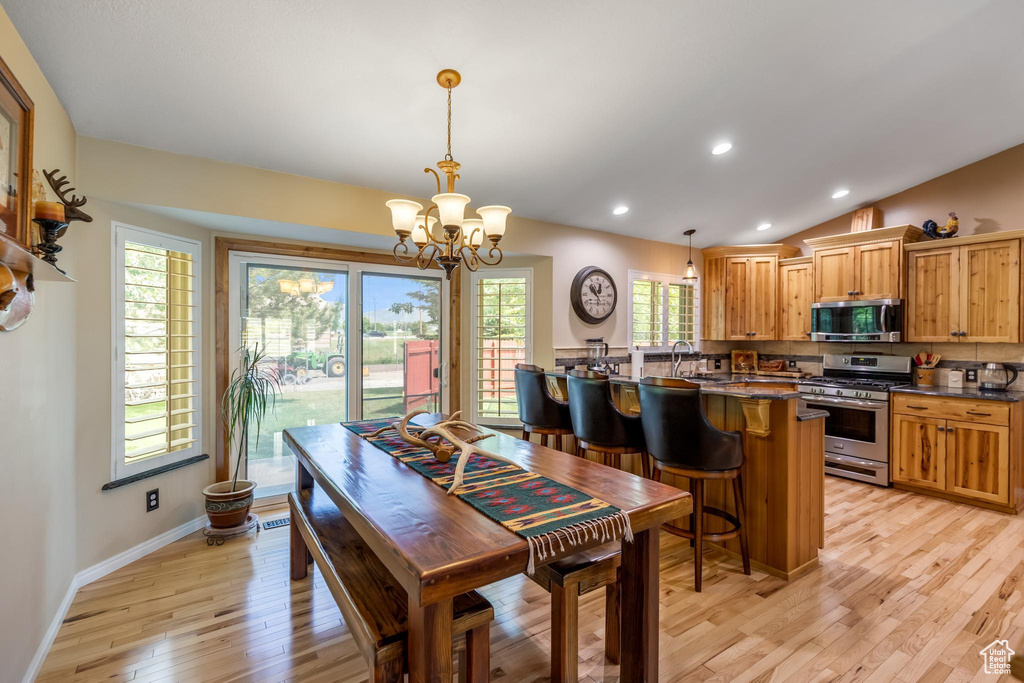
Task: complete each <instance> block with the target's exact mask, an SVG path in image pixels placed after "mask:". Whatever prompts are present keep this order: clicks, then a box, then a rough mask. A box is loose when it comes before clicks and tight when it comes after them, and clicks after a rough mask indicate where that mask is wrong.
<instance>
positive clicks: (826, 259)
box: [805, 225, 921, 303]
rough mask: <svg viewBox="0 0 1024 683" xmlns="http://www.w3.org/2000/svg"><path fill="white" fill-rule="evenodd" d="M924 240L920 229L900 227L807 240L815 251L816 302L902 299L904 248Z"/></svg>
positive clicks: (908, 226) (909, 226)
mask: <svg viewBox="0 0 1024 683" xmlns="http://www.w3.org/2000/svg"><path fill="white" fill-rule="evenodd" d="M920 237H921V229H920V228H917V227H914V226H912V225H900V226H896V227H893V228H877V229H874V230H868V231H863V232H851V233H844V234H841V235H831V236H829V237H816V238H814V239H809V240H806V241H805V244H807V245H808V246H809V247H811V248H812V249H813V250H814V257H813V258H814V266H813V271H814V290H813V291H814V294H813V296H814V301H815V302H821V303H824V302H828V301H851V300H869V299H899V298H901V293H902V292H903V279H902V277H901V271H902V265H903V245H904V244H908V243H913V242H916V241H917V240H918V239H920Z"/></svg>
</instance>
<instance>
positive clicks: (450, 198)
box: [430, 192, 469, 228]
mask: <svg viewBox="0 0 1024 683" xmlns="http://www.w3.org/2000/svg"><path fill="white" fill-rule="evenodd" d="M430 201H432V202H434V203H435V204H437V215H438V216H439V217H440V219H441V226H442V227H445V228H447V227H448V226H455V227H456V228H461V227H462V221H463V219H464V218H465V215H466V204H469V197H467V196H466V195H464V194H458V193H455V192H445V193H443V194H435V195H434V196H433V197H431V198H430Z"/></svg>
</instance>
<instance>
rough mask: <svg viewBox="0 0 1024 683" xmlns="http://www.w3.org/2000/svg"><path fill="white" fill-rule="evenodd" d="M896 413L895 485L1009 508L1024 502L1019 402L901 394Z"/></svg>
mask: <svg viewBox="0 0 1024 683" xmlns="http://www.w3.org/2000/svg"><path fill="white" fill-rule="evenodd" d="M892 413H893V414H892V440H891V465H890V477H891V478H892V481H893V485H894V486H896V487H897V488H907V489H910V490H915V491H920V492H930V493H934V494H935V495H940V496H942V497H944V498H951V499H954V500H959V501H962V502H968V503H975V504H979V505H983V506H985V507H993V508H995V509H998V510H1003V511H1006V512H1017V510H1018V509H1020V508H1021V507H1022V503H1024V500H1022V498H1024V490H1022V485H1021V477H1022V472H1021V462H1020V461H1021V445H1020V444H1019V443H1018V442H1019V441H1020V440H1021V406H1020V404H1019V403H1004V402H1000V401H986V400H978V399H963V398H949V397H944V396H943V397H939V396H917V395H913V394H899V393H896V394H893V401H892ZM1015 481H1016V482H1017V484H1016V485H1014V482H1015Z"/></svg>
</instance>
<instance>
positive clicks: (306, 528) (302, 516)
mask: <svg viewBox="0 0 1024 683" xmlns="http://www.w3.org/2000/svg"><path fill="white" fill-rule="evenodd" d="M288 504H289V506H290V508H291V527H292V532H291V533H292V537H291V547H292V561H291V577H292V579H293V580H296V581H297V580H300V579H304V578H305V577H306V574H307V564H308V562H309V561H310V560H312V561H313V562H315V563H316V565H317V566H318V567H319V568H320V572H321V573H322V574H323V577H324V581H325V582H326V584H327V588H328V589H329V590H330V591H331V595H333V596H334V599H335V601H336V602H337V603H338V608H339V609H340V610H341V614H342V616H343V617H344V618H345V624H346V625H347V626H348V628H349V631H350V632H351V633H352V639H353V640H354V641H355V643H356V645H358V647H359V649H360V651H361V652H362V653H363V656H364V657H365V658H366V661H367V662H368V663H369V665H370V668H371V669H372V671H373V676H372V679H371V680H373V681H401V680H402V679H403V676H404V674H405V672H406V671H407V669H408V664H407V652H406V641H407V633H408V623H409V622H408V609H409V603H408V596H407V594H406V592H405V589H403V588H402V587H401V586H400V585H399V584H398V582H397V581H396V580H395V579H394V577H392V575H391V573H390V572H389V571H388V570H387V568H386V567H385V566H384V565H383V564H382V563H381V561H380V560H379V559H378V558H377V556H376V555H374V554H373V553H372V552H371V551H370V549H369V548H368V547H367V546H366V544H365V543H364V542H363V540H362V538H360V536H359V534H358V533H356V530H355V529H354V528H352V525H351V524H349V523H348V521H346V520H345V518H344V517H343V516H342V514H341V512H340V511H339V510H338V508H337V507H336V506H335V505H334V503H333V502H332V501H331V500H330V499H329V498H328V497H327V494H326V493H324V491H323V490H322V489H321V488H320V487H319V486H314V487H313V488H312V489H305V490H303V491H301V493H300V492H293V493H289V494H288ZM453 602H454V615H453V616H454V619H453V622H452V642H453V644H454V650H455V652H456V653H457V654H458V659H459V680H460V681H464V682H466V683H479V682H481V681H486V680H488V677H489V675H490V622H491V620H492V619H493V618H494V608H493V607H491V603H489V602H488V601H487V599H486V598H484V596H482V595H481V594H480V593H478V592H476V591H470V592H468V593H463V594H461V595H458V596H456V597H455V599H454V601H453Z"/></svg>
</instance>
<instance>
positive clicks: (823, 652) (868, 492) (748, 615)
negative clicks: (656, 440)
mask: <svg viewBox="0 0 1024 683" xmlns="http://www.w3.org/2000/svg"><path fill="white" fill-rule="evenodd" d="M826 492H827V498H826V499H827V506H828V510H827V513H828V516H827V536H826V549H825V551H824V552H823V554H822V558H821V560H822V561H821V565H820V567H818V568H817V569H815V570H814V571H813V572H811V573H809V574H807V575H805V576H803V577H801V578H799V579H797V580H795V581H793V582H791V583H786V582H785V581H782V580H779V579H775V578H773V577H770V576H766V575H763V574H760V575H758V574H755V575H754V576H753V577H746V576H744V575H743V574H742V573H741V572H740V571H739V568H738V565H737V563H736V562H734V561H732V560H727V559H725V558H724V557H722V556H720V555H717V554H711V556H710V557H707V555H706V556H705V557H706V560H705V561H706V562H707V565H706V566H705V578H704V592H703V593H701V594H696V593H694V592H693V589H692V585H693V584H692V568H693V565H692V563H691V558H692V551H691V549H690V548H689V546H688V544H687V543H686V542H684V541H682V540H681V539H678V538H676V537H674V536H670V535H668V534H663V535H662V554H661V605H662V608H661V679H662V680H663V681H695V680H714V681H748V680H756V681H767V680H792V681H812V680H822V681H824V680H843V681H860V680H864V681H886V680H903V681H915V680H927V681H939V680H953V681H967V680H975V681H982V680H984V681H990V680H995V679H996V677H995V676H992V675H986V674H984V673H982V660H981V656H980V654H979V650H980V649H981V648H982V647H984V646H985V645H987V644H988V643H989V642H991V641H992V640H994V639H996V638H997V637H998V638H1008V639H1009V641H1010V645H1011V646H1013V647H1016V649H1017V651H1018V652H1020V651H1022V649H1021V647H1017V646H1018V645H1020V646H1022V647H1024V610H1022V607H1024V587H1022V586H1021V579H1022V577H1024V518H1021V517H1012V516H1007V515H1003V514H999V513H995V512H989V511H986V510H980V509H976V508H971V507H968V506H963V505H956V504H953V503H949V502H946V501H942V500H937V499H933V498H927V497H922V496H917V495H915V494H910V493H902V492H898V491H893V490H890V489H880V488H875V487H872V486H868V485H865V484H857V483H853V482H848V481H844V480H839V479H833V478H831V477H827V478H826ZM281 514H283V513H279V514H278V515H277V516H281ZM271 516H274V515H271ZM264 518H267V517H266V516H264ZM483 592H484V593H485V594H486V596H487V597H488V598H489V599H490V600H491V602H492V603H493V604H494V608H495V621H494V623H493V624H492V631H491V633H492V640H491V652H492V660H491V662H492V667H493V670H492V679H493V680H503V681H509V682H512V681H528V680H540V679H544V678H546V676H547V671H548V645H549V641H548V597H547V594H546V593H544V592H543V591H541V590H540V589H539V588H538V587H536V586H535V585H534V584H533V583H532V582H530V581H527V580H525V579H523V578H522V577H516V578H513V579H508V580H506V581H503V582H501V583H498V584H495V585H493V586H490V587H488V588H486V589H484V590H483ZM603 595H604V594H603V592H602V591H597V592H595V593H592V594H591V595H589V596H587V597H586V598H584V599H583V600H582V601H581V602H580V611H581V614H580V657H581V660H582V661H581V663H580V676H581V679H582V680H586V681H614V680H617V678H618V667H612V666H605V665H604V663H603V658H602V640H601V639H602V635H603V634H602V630H603V615H602V611H603V608H604V606H603V600H604V598H603ZM366 676H367V670H366V665H365V664H364V662H363V659H362V658H361V657H360V656H359V654H357V651H356V648H355V646H354V645H353V643H352V641H351V638H350V637H349V635H348V633H347V631H346V628H345V625H344V623H343V622H342V621H341V618H340V615H339V613H338V610H337V608H336V607H335V605H334V603H333V601H332V599H331V596H330V595H329V594H328V592H327V590H326V588H325V587H324V585H323V582H322V580H321V578H320V575H319V573H317V574H315V575H313V580H312V581H311V580H310V579H306V580H305V581H302V582H299V583H292V582H291V581H290V580H289V578H288V529H287V527H284V528H280V529H272V530H269V531H263V532H262V533H261V534H260V536H259V537H258V539H257V538H256V537H250V538H244V539H235V540H232V541H229V542H228V543H227V544H226V545H224V546H222V547H212V548H211V547H207V545H206V543H205V540H204V539H203V538H202V537H201V536H200V535H199V534H193V535H192V536H190V537H188V538H186V539H183V540H181V541H178V542H177V543H174V544H172V545H169V546H167V547H166V548H164V549H162V550H160V551H158V552H156V553H154V554H152V555H150V556H148V557H146V558H144V559H142V560H140V561H138V562H135V563H133V564H131V565H129V566H127V567H125V568H123V569H121V570H119V571H118V572H116V573H114V574H111V575H110V576H108V577H106V578H104V579H102V580H100V581H97V582H95V583H93V584H91V585H89V586H86V587H84V588H83V589H82V590H81V591H79V593H78V596H77V597H76V598H75V601H74V604H73V605H72V606H71V610H70V612H69V614H68V617H67V620H66V621H65V623H64V625H63V626H62V627H61V629H60V633H59V634H58V636H57V640H56V642H55V643H54V645H53V649H52V650H51V652H50V654H49V656H48V657H47V659H46V662H45V665H44V668H43V672H42V675H41V676H40V678H39V680H40V681H92V680H135V681H172V680H173V681H284V680H290V681H362V680H366Z"/></svg>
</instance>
